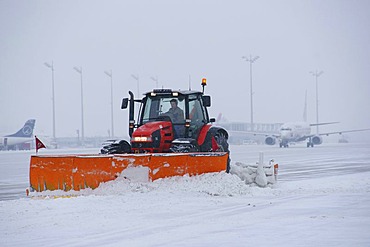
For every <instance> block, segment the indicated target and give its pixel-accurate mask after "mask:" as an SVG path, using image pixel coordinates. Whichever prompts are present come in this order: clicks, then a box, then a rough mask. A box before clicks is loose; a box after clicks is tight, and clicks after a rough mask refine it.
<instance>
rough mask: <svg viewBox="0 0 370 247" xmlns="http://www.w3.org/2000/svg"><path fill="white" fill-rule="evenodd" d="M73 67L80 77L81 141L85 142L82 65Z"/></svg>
mask: <svg viewBox="0 0 370 247" xmlns="http://www.w3.org/2000/svg"><path fill="white" fill-rule="evenodd" d="M73 69H74V70H75V71H76V72H77V73H79V74H80V78H81V143H82V145H84V144H85V131H84V100H83V83H82V67H73Z"/></svg>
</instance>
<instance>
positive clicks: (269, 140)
mask: <svg viewBox="0 0 370 247" xmlns="http://www.w3.org/2000/svg"><path fill="white" fill-rule="evenodd" d="M334 123H335V122H332V123H318V124H309V123H306V122H296V123H285V124H283V125H282V126H281V128H280V131H279V133H277V134H266V133H265V134H263V135H265V136H266V138H265V143H266V144H267V145H275V143H276V142H278V143H279V146H280V147H289V143H295V142H303V141H306V140H308V141H307V147H313V146H314V145H320V144H321V143H322V136H328V135H333V134H339V135H341V134H342V133H348V132H357V131H366V130H370V129H357V130H343V131H333V132H326V133H316V134H311V127H312V126H317V125H326V124H334ZM253 134H255V135H261V134H262V133H253Z"/></svg>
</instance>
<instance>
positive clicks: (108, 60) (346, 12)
mask: <svg viewBox="0 0 370 247" xmlns="http://www.w3.org/2000/svg"><path fill="white" fill-rule="evenodd" d="M369 13H370V2H369V1H367V0H363V1H340V0H332V1H321V0H317V1H295V0H291V1H214V0H207V1H173V0H171V1H170V0H168V1H164V0H161V1H149V0H148V1H118V0H117V1H112V0H108V1H87V0H86V1H85V0H84V1H46V0H45V1H28V0H27V1H26V0H25V1H18V0H15V1H13V0H0V33H1V35H0V54H1V55H0V119H1V121H0V132H1V133H10V132H14V131H16V130H17V129H18V128H20V127H21V126H22V125H23V123H24V122H25V121H26V120H27V119H30V118H35V119H36V128H35V132H36V134H37V133H39V134H43V135H49V136H52V100H51V92H52V90H51V70H50V69H49V68H47V67H46V66H45V65H44V63H45V62H48V63H51V62H52V61H53V63H54V69H55V103H56V136H57V137H63V136H76V135H77V134H76V130H77V129H81V106H80V100H81V99H80V94H81V92H80V75H79V74H78V73H77V72H76V71H75V70H73V67H74V66H78V67H82V71H83V84H84V121H85V136H106V135H108V129H110V126H111V123H110V119H111V118H110V116H111V115H110V114H111V113H110V100H111V99H110V78H109V77H108V76H107V75H105V74H104V71H105V70H112V72H113V84H114V85H113V86H114V120H115V121H114V126H115V134H116V136H126V135H127V132H128V131H127V118H128V117H127V115H128V113H127V111H123V110H120V102H121V99H122V98H123V97H128V94H127V92H128V90H132V91H133V92H134V93H135V94H137V84H136V81H135V80H134V79H133V78H132V77H131V75H132V74H134V75H138V76H139V78H140V84H139V86H140V93H144V92H146V91H149V90H151V89H152V88H154V87H155V82H154V81H153V80H151V79H150V77H156V76H157V77H158V79H159V84H160V86H163V87H165V88H174V89H180V88H181V89H187V88H188V87H189V76H190V77H191V87H192V89H197V90H198V89H199V90H200V89H201V87H200V82H201V78H202V77H206V78H207V81H208V86H207V88H206V93H207V94H210V95H211V96H212V107H211V108H210V113H211V114H210V115H211V116H212V117H217V115H218V114H219V113H222V114H223V116H224V117H226V118H227V119H228V120H229V121H241V122H249V121H250V98H249V94H250V91H249V76H250V74H249V64H248V63H247V62H245V61H244V60H242V59H241V57H242V56H249V55H250V54H252V55H253V56H256V55H258V56H259V57H260V58H259V59H258V60H257V61H256V62H255V63H254V64H253V87H254V88H253V92H254V94H253V95H254V121H255V122H269V123H275V122H287V121H301V120H302V114H303V107H304V95H305V91H306V90H307V96H308V100H307V103H308V121H309V122H312V123H314V122H315V121H316V112H315V97H316V96H315V78H314V77H313V76H312V75H311V74H310V73H309V72H310V71H316V70H318V71H321V70H322V71H324V73H323V74H322V75H321V76H320V77H319V120H320V121H339V122H340V124H338V125H336V126H335V127H332V129H331V130H333V131H335V130H341V129H355V128H369V127H370V114H369V106H370V60H369V58H370V29H369V27H368V24H369V23H370V14H369ZM366 135H369V133H366Z"/></svg>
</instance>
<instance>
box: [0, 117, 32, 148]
mask: <svg viewBox="0 0 370 247" xmlns="http://www.w3.org/2000/svg"><path fill="white" fill-rule="evenodd" d="M35 122H36V120H35V119H30V120H27V122H26V123H25V124H24V126H23V127H22V128H21V129H20V130H18V131H17V132H16V133H14V134H11V135H6V136H1V137H0V150H2V149H14V148H15V146H16V145H21V144H23V143H26V142H31V141H33V140H34V137H33V129H34V127H35Z"/></svg>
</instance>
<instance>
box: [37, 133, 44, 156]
mask: <svg viewBox="0 0 370 247" xmlns="http://www.w3.org/2000/svg"><path fill="white" fill-rule="evenodd" d="M35 139H36V153H37V152H38V151H39V149H40V148H46V147H45V145H44V143H42V141H40V139H39V138H37V136H35Z"/></svg>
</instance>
